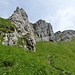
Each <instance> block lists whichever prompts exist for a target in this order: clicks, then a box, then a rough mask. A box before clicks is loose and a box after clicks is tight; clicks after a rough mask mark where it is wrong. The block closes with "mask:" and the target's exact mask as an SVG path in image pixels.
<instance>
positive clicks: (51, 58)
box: [0, 42, 75, 75]
mask: <svg viewBox="0 0 75 75" xmlns="http://www.w3.org/2000/svg"><path fill="white" fill-rule="evenodd" d="M36 49H37V50H36V52H35V53H34V52H33V51H24V50H23V49H21V48H18V47H11V46H0V75H67V74H68V75H71V74H73V75H75V42H58V43H51V42H39V43H37V45H36Z"/></svg>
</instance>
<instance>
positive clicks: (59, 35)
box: [55, 30, 75, 41]
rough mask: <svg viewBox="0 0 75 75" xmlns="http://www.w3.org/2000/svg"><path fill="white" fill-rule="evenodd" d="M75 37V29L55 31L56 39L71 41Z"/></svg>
mask: <svg viewBox="0 0 75 75" xmlns="http://www.w3.org/2000/svg"><path fill="white" fill-rule="evenodd" d="M73 37H75V31H74V30H65V31H63V32H61V31H58V32H56V33H55V40H56V41H71V40H72V38H73Z"/></svg>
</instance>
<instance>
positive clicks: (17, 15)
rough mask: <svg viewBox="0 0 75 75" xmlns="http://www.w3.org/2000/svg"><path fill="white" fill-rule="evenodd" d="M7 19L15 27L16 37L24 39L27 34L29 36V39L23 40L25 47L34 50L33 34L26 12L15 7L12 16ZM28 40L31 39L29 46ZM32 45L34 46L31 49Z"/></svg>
mask: <svg viewBox="0 0 75 75" xmlns="http://www.w3.org/2000/svg"><path fill="white" fill-rule="evenodd" d="M9 19H10V20H11V21H12V23H13V24H15V25H16V27H17V33H18V37H22V36H23V37H25V36H27V34H28V33H29V34H30V36H29V37H27V38H25V39H26V40H25V41H26V47H28V49H29V50H33V49H35V48H34V47H35V44H36V41H35V38H34V34H33V32H32V27H31V25H30V23H29V20H28V16H27V14H26V12H25V11H24V10H23V9H22V8H21V9H20V8H19V7H17V8H16V10H15V11H14V13H13V14H12V16H10V17H9ZM28 38H31V40H30V42H31V43H30V44H27V43H28V41H29V39H28ZM32 43H33V45H34V46H33V47H32ZM29 46H30V48H29ZM31 47H32V48H31Z"/></svg>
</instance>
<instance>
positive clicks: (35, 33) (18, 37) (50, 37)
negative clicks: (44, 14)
mask: <svg viewBox="0 0 75 75" xmlns="http://www.w3.org/2000/svg"><path fill="white" fill-rule="evenodd" d="M7 20H8V21H10V22H11V24H13V25H15V28H13V27H9V26H6V27H5V29H6V30H8V29H10V31H11V30H12V31H13V32H9V31H8V32H4V30H1V31H0V34H1V36H2V38H3V40H2V44H3V45H11V46H15V45H18V46H20V47H23V48H24V49H25V50H34V52H35V51H36V49H35V45H36V42H39V41H43V42H45V41H51V42H55V41H56V42H57V41H71V40H72V38H73V37H75V31H74V30H65V31H63V32H61V31H58V32H56V33H54V32H53V27H52V25H51V24H50V23H47V22H46V21H45V20H42V19H40V20H38V21H37V22H35V23H30V22H29V20H28V15H27V13H26V12H25V11H24V9H23V8H21V9H20V8H19V7H17V8H16V10H15V11H14V13H13V14H12V15H11V16H10V17H9V18H8V19H7ZM6 24H7V23H6ZM1 25H2V24H1ZM3 25H4V24H3ZM1 27H2V26H1ZM12 28H13V29H12ZM0 29H2V28H0ZM1 36H0V37H1Z"/></svg>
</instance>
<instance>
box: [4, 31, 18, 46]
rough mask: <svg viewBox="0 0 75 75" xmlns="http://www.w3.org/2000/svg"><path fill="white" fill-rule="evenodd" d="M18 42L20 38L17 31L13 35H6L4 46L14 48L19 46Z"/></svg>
mask: <svg viewBox="0 0 75 75" xmlns="http://www.w3.org/2000/svg"><path fill="white" fill-rule="evenodd" d="M17 41H18V37H17V33H16V31H15V32H13V33H7V34H5V37H4V41H3V44H4V45H6V46H7V45H10V46H14V45H17Z"/></svg>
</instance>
